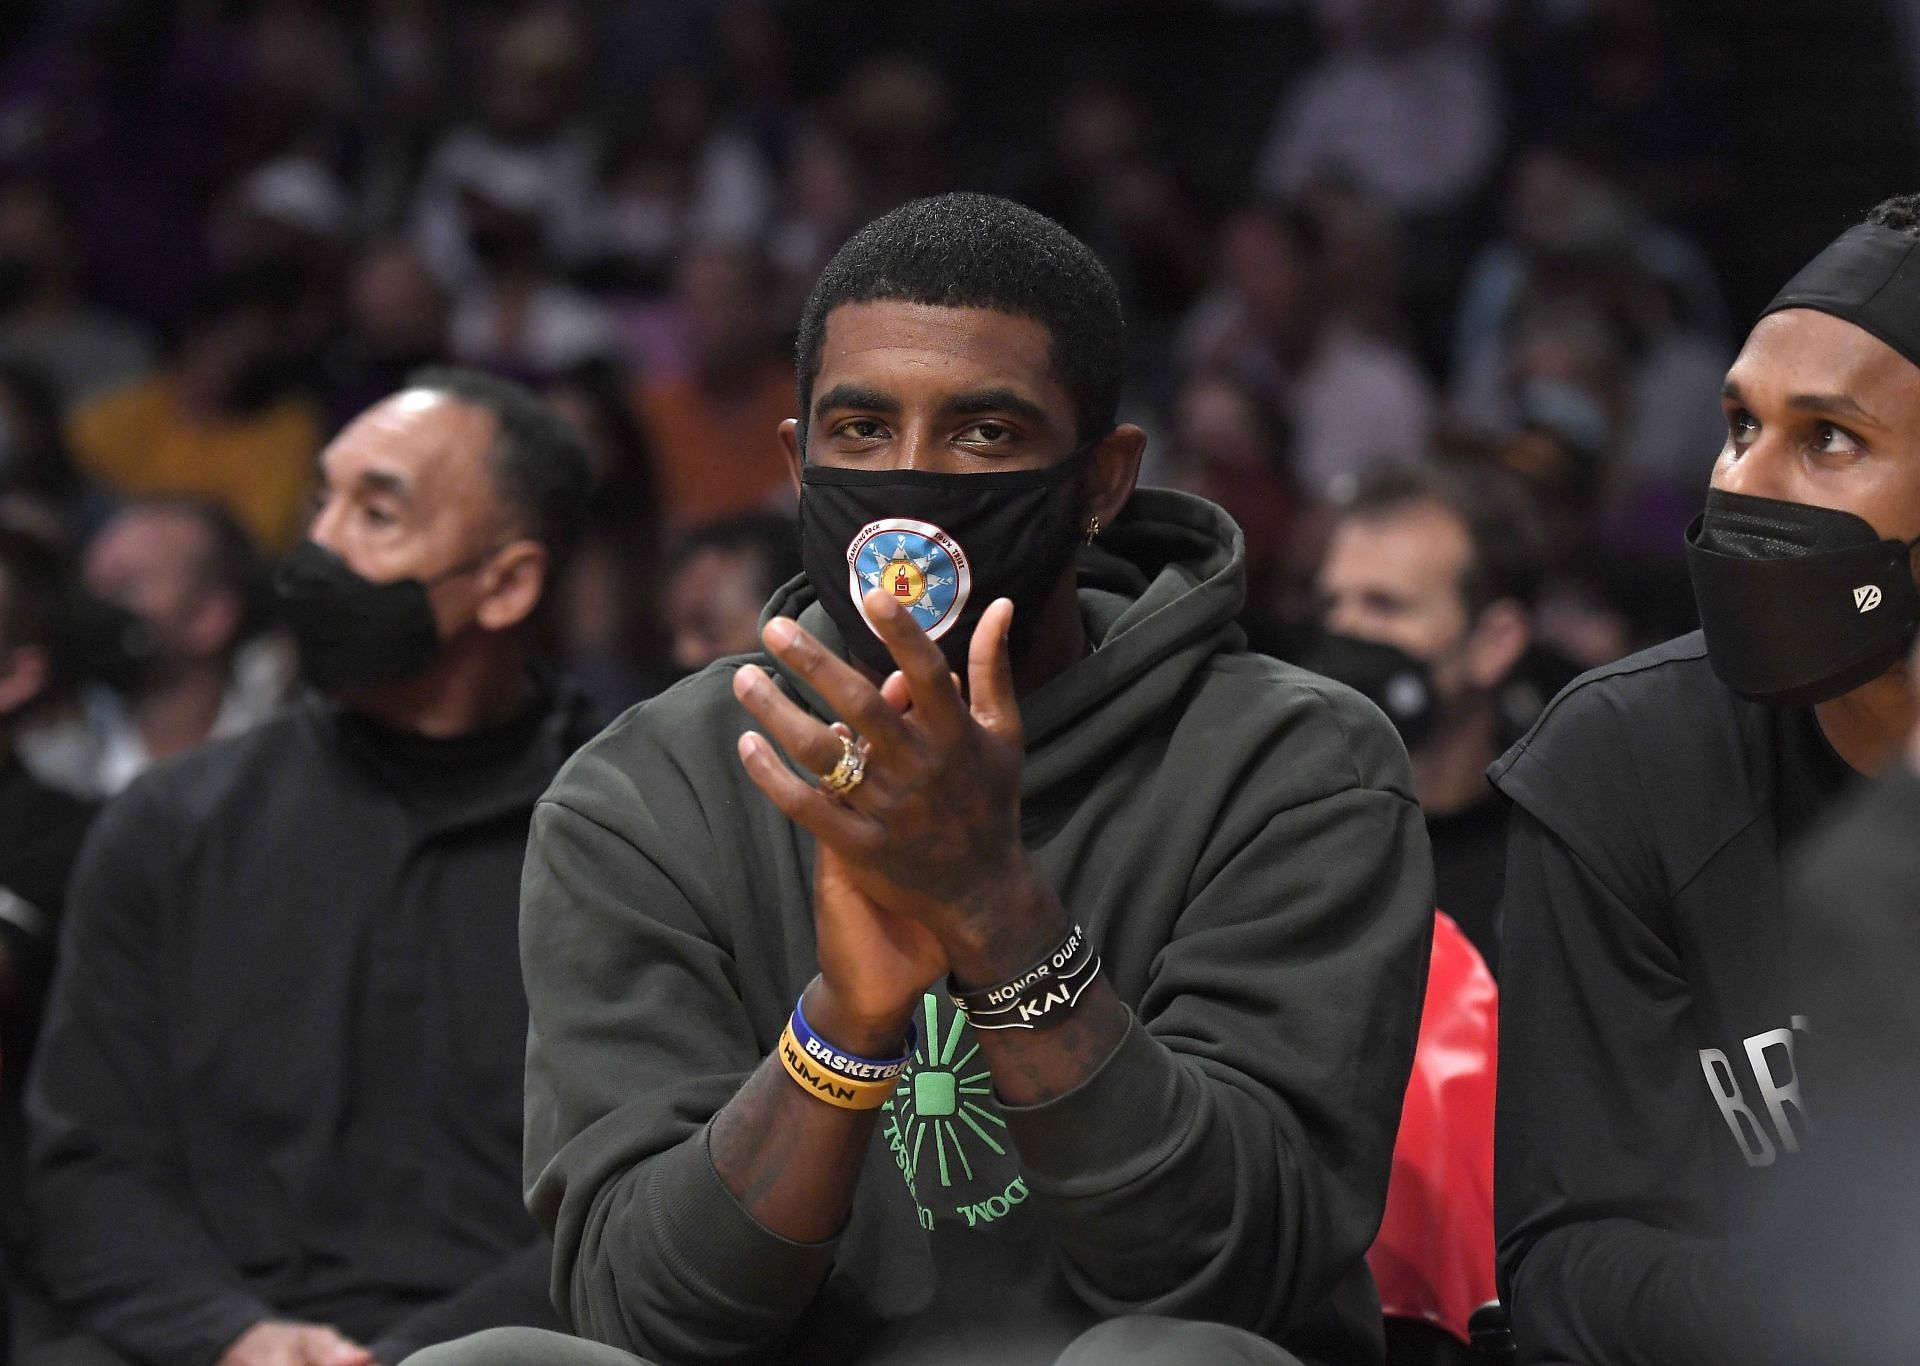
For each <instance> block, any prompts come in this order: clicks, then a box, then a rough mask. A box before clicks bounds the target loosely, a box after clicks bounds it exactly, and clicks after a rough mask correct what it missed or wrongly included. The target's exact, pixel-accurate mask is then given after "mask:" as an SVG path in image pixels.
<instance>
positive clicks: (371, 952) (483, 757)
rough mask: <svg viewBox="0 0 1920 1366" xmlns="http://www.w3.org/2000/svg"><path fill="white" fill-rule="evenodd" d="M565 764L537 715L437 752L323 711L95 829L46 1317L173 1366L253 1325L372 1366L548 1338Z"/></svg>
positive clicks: (565, 737)
mask: <svg viewBox="0 0 1920 1366" xmlns="http://www.w3.org/2000/svg"><path fill="white" fill-rule="evenodd" d="M579 738H581V737H580V734H579V727H578V726H577V725H576V724H573V722H572V719H571V716H570V713H569V710H568V709H566V708H558V707H555V706H553V705H551V704H550V703H543V704H542V705H540V706H537V707H535V708H532V709H530V710H529V711H528V712H527V713H526V714H525V715H524V716H523V717H522V718H520V719H519V720H518V721H516V722H513V723H510V724H509V725H507V726H504V727H502V728H500V729H499V730H497V731H493V732H488V733H483V734H481V735H477V736H471V737H466V738H464V739H461V740H456V741H448V742H431V741H421V740H419V739H417V738H415V739H409V738H408V737H404V736H398V735H394V734H391V733H387V732H382V731H380V730H378V729H377V728H374V727H371V726H369V725H367V724H366V723H364V722H358V721H355V720H353V719H352V718H350V717H348V716H346V715H345V714H343V713H341V712H339V711H338V710H336V709H334V708H331V707H328V706H325V705H322V704H318V703H315V704H312V705H310V706H307V707H303V708H300V709H297V710H295V711H293V712H292V713H290V714H288V715H286V716H284V717H282V718H279V719H276V720H274V721H271V722H269V723H267V724H266V725H264V726H262V727H260V728H259V729H257V730H255V731H253V732H251V733H249V734H247V735H244V736H240V737H237V738H235V739H233V740H230V741H225V742H221V743H218V744H215V745H211V746H208V747H206V748H204V749H201V750H198V751H195V752H193V753H190V754H188V755H185V756H182V758H180V759H179V760H176V761H173V762H170V763H166V764H162V765H159V766H157V767H156V768H155V769H153V770H152V771H151V772H150V773H149V774H147V775H145V776H144V777H143V778H142V779H140V780H139V781H137V782H136V783H135V784H134V785H133V786H132V787H130V788H129V789H128V790H127V791H126V793H124V794H123V795H122V796H121V797H120V798H118V799H117V800H116V801H115V802H113V803H112V804H111V805H109V806H108V808H107V809H106V811H105V812H104V813H103V814H102V816H101V818H100V821H99V824H98V825H97V826H96V828H95V830H94V833H93V835H92V836H91V838H90V840H89V842H88V845H87V847H86V849H85V852H84V853H83V855H82V859H81V863H80V867H79V869H78V871H77V873H76V876H75V880H74V884H73V889H72V895H71V898H70V903H69V907H68V917H67V925H66V928H65V936H64V941H63V946H62V957H63V962H64V964H65V967H64V970H63V972H62V974H61V976H60V978H59V980H58V982H57V983H56V986H55V991H54V997H53V1002H52V1006H51V1009H50V1011H49V1017H48V1022H47V1028H46V1032H45V1035H44V1037H43V1040H42V1046H41V1051H40V1056H39V1060H38V1063H37V1065H36V1067H35V1071H34V1075H33V1078H32V1081H31V1084H30V1087H29V1095H28V1112H29V1121H30V1124H31V1126H32V1139H33V1155H32V1170H31V1173H30V1183H29V1200H30V1202H31V1204H32V1207H33V1211H34V1214H35V1216H36V1219H35V1222H36V1253H37V1260H38V1263H39V1270H40V1273H41V1275H42V1276H43V1278H44V1280H45V1282H46V1285H47V1288H48V1290H49V1291H50V1292H51V1293H52V1294H53V1296H54V1297H55V1298H56V1299H57V1300H58V1301H60V1302H61V1303H63V1304H64V1305H65V1306H66V1307H68V1308H69V1309H71V1310H73V1311H75V1312H76V1313H77V1314H78V1315H79V1316H80V1318H81V1319H82V1320H83V1322H84V1323H85V1324H86V1325H87V1326H88V1327H89V1328H90V1329H92V1330H93V1331H94V1332H96V1333H98V1334H100V1335H101V1336H102V1337H103V1338H105V1339H106V1340H107V1341H108V1342H110V1343H111V1344H113V1345H114V1346H115V1347H117V1348H118V1349H120V1350H121V1351H123V1352H125V1353H127V1354H129V1355H131V1356H134V1357H136V1358H137V1359H140V1360H143V1361H150V1362H155V1363H160V1364H161V1366H172V1363H179V1364H180V1366H193V1364H197V1363H204V1362H209V1361H212V1360H214V1359H215V1358H216V1357H217V1356H218V1355H219V1353H220V1352H221V1351H222V1350H223V1349H224V1348H225V1346H226V1345H227V1344H228V1343H229V1342H230V1341H231V1340H232V1339H233V1338H234V1337H235V1336H237V1335H238V1334H239V1333H241V1332H243V1331H244V1330H245V1329H246V1328H248V1327H249V1326H250V1325H252V1324H253V1323H255V1322H257V1321H259V1320H260V1319H263V1318H267V1317H292V1318H301V1319H313V1320H318V1321H324V1322H330V1323H334V1324H337V1325H339V1326H340V1328H341V1329H342V1331H344V1332H346V1333H348V1334H349V1335H350V1336H353V1337H355V1338H357V1339H359V1340H361V1341H364V1342H367V1343H368V1344H369V1345H371V1346H373V1347H374V1348H375V1350H376V1352H377V1353H378V1354H379V1356H380V1359H381V1360H382V1361H384V1362H392V1361H395V1360H397V1359H398V1358H399V1357H400V1356H401V1355H404V1353H405V1352H406V1351H408V1350H411V1349H412V1348H414V1347H418V1346H420V1345H423V1344H424V1343H426V1342H430V1341H434V1340H437V1339H442V1338H445V1337H451V1336H458V1335H460V1334H462V1333H465V1332H470V1331H473V1330H475V1329H478V1328H481V1327H486V1326H491V1325H494V1324H501V1323H549V1322H551V1309H550V1308H549V1306H548V1304H547V1301H546V1295H545V1287H546V1278H547V1265H548V1260H549V1258H548V1250H547V1246H546V1244H545V1240H544V1239H542V1238H541V1237H540V1236H539V1233H538V1230H537V1229H536V1228H535V1226H534V1224H533V1222H532V1220H531V1219H530V1218H529V1217H528V1215H527V1213H526V1211H525V1209H524V1208H523V1206H522V1203H521V1199H520V1182H519V1171H520V1134H521V1094H522V1071H521V1069H522V1058H523V1049H524V1044H525V1028H526V1006H525V1000H524V995H523V992H522V989H521V985H520V968H519V957H518V953H517V938H516V920H517V892H516V889H517V886H518V882H519V873H520V864H521V859H522V855H523V850H524V846H525V840H526V831H527V823H528V820H529V817H530V813H531V811H532V808H533V804H534V801H535V799H536V798H537V797H538V796H539V794H540V792H541V790H542V789H543V788H544V786H545V785H546V783H547V782H548V780H549V779H550V778H551V777H552V776H553V774H554V772H555V771H556V770H557V769H558V767H559V764H560V762H561V760H562V759H563V758H564V757H565V755H566V753H567V752H568V750H570V749H571V747H572V744H573V743H574V742H575V741H576V740H577V739H579Z"/></svg>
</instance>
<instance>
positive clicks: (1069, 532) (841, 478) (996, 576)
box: [800, 446, 1092, 678]
mask: <svg viewBox="0 0 1920 1366" xmlns="http://www.w3.org/2000/svg"><path fill="white" fill-rule="evenodd" d="M1091 449H1092V447H1090V446H1088V447H1083V448H1081V449H1080V450H1078V451H1076V452H1074V453H1073V454H1072V455H1070V456H1068V457H1067V458H1066V459H1065V460H1062V461H1060V462H1059V463H1058V464H1054V465H1049V466H1047V467H1045V468H1044V469H1037V470H1007V471H1001V472H994V473H981V474H943V473H934V472H931V471H927V470H860V469H841V468H837V467H835V466H830V465H814V464H809V465H807V466H805V467H804V468H803V469H802V470H801V471H800V563H801V567H802V568H804V569H805V570H806V574H807V580H808V582H810V583H811V584H812V585H813V591H814V594H815V595H816V596H817V597H818V598H819V599H820V605H821V606H822V607H824V608H825V609H826V611H827V615H828V616H829V617H831V618H832V619H833V624H834V625H835V626H837V627H838V628H839V630H840V636H841V638H842V639H843V640H844V641H845V642H846V646H847V653H848V654H849V655H851V656H852V657H853V658H854V659H856V660H859V661H860V662H861V663H863V664H866V665H868V666H869V667H871V668H874V669H877V670H878V671H880V672H881V673H883V674H884V673H889V672H891V671H892V670H893V668H894V667H895V665H894V661H893V656H892V655H891V654H889V653H888V651H887V647H886V644H885V643H884V642H883V641H882V640H881V639H880V637H879V636H878V635H876V634H875V633H874V631H873V628H872V627H871V626H870V625H869V624H868V622H867V618H866V611H865V609H864V608H863V607H862V606H861V602H860V599H861V598H862V597H864V596H865V595H866V594H867V593H868V592H870V591H871V590H873V589H875V588H882V589H885V590H886V591H887V592H889V593H891V594H892V595H893V596H894V600H895V601H896V602H898V603H900V604H901V605H902V606H903V607H905V608H906V609H907V612H908V615H910V616H911V617H912V618H913V620H914V621H915V622H917V623H919V625H920V628H921V629H922V630H924V631H925V632H926V633H927V634H928V635H929V636H930V637H932V638H933V641H934V643H935V644H937V645H938V646H939V647H940V650H941V652H942V653H943V654H944V655H946V657H947V663H948V666H949V667H950V668H952V669H953V670H954V671H955V672H957V673H959V674H960V676H961V677H963V678H964V677H965V676H966V664H967V644H968V642H969V641H970V640H972V638H973V628H974V627H975V626H976V625H977V624H978V623H979V621H980V617H981V615H982V614H983V613H984V612H985V611H986V610H987V607H988V606H989V605H990V604H991V603H992V602H993V601H994V599H996V598H1011V599H1012V600H1013V609H1014V610H1013V639H1012V642H1011V644H1012V647H1013V649H1014V650H1015V652H1016V653H1018V652H1020V651H1021V650H1022V649H1023V647H1024V642H1025V640H1026V639H1027V638H1028V637H1027V632H1028V631H1030V630H1031V629H1032V628H1033V625H1034V623H1035V618H1036V616H1037V613H1038V608H1039V606H1040V604H1041V603H1042V602H1044V601H1045V599H1046V597H1047V595H1048V594H1049V593H1051V592H1052V591H1053V589H1054V586H1055V585H1056V584H1057V583H1058V582H1059V581H1060V575H1061V574H1062V573H1063V572H1065V570H1066V567H1067V565H1068V563H1069V562H1070V561H1071V560H1072V559H1073V553H1074V549H1075V545H1076V543H1077V541H1078V540H1079V537H1080V527H1079V515H1078V506H1077V505H1078V501H1079V500H1078V499H1070V498H1068V497H1066V496H1065V495H1064V494H1063V493H1062V489H1063V488H1064V487H1066V486H1067V485H1069V484H1072V483H1075V482H1077V481H1078V480H1079V479H1080V477H1081V474H1082V471H1083V470H1084V469H1085V466H1086V460H1087V455H1088V453H1089V452H1090V451H1091Z"/></svg>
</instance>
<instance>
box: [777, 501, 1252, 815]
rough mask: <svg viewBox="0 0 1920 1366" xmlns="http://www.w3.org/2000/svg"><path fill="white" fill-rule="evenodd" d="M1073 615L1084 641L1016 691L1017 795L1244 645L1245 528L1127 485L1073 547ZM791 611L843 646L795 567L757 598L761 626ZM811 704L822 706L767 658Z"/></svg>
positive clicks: (1160, 708)
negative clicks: (1108, 514) (1021, 757)
mask: <svg viewBox="0 0 1920 1366" xmlns="http://www.w3.org/2000/svg"><path fill="white" fill-rule="evenodd" d="M1077 567H1078V572H1079V577H1080V615H1081V619H1082V620H1083V621H1084V622H1085V623H1086V630H1087V638H1088V640H1089V641H1091V642H1092V644H1093V646H1094V648H1093V650H1092V651H1091V652H1090V653H1089V654H1088V655H1087V656H1086V657H1085V658H1083V659H1081V660H1079V661H1077V662H1076V663H1074V664H1072V665H1070V666H1069V667H1068V668H1067V669H1066V670H1064V671H1063V672H1062V673H1060V674H1059V675H1058V676H1057V677H1055V678H1053V679H1052V680H1050V681H1049V682H1047V683H1046V684H1045V685H1043V686H1042V687H1040V688H1037V689H1035V690H1034V691H1033V692H1031V693H1028V694H1027V695H1026V696H1024V697H1022V698H1021V699H1020V714H1021V718H1022V720H1023V721H1024V723H1025V725H1026V737H1027V763H1026V768H1025V771H1024V774H1023V777H1022V781H1021V796H1022V798H1023V800H1025V801H1026V802H1028V803H1035V802H1039V801H1043V800H1044V799H1045V797H1046V796H1047V795H1048V794H1049V793H1051V792H1053V791H1055V790H1057V789H1059V788H1060V787H1061V786H1062V785H1064V784H1069V783H1071V782H1072V780H1073V779H1074V778H1075V777H1076V776H1078V775H1079V774H1081V773H1082V772H1083V771H1084V770H1086V769H1087V768H1088V767H1089V766H1090V765H1092V764H1093V763H1095V762H1096V761H1097V760H1098V759H1099V758H1100V756H1101V755H1102V754H1104V753H1105V752H1106V751H1107V750H1108V749H1109V748H1111V747H1112V746H1113V745H1115V744H1118V743H1121V742H1123V741H1125V740H1127V739H1129V738H1131V737H1132V736H1133V735H1134V734H1135V733H1136V732H1138V731H1139V730H1141V729H1143V728H1145V727H1147V726H1151V725H1154V724H1156V723H1157V722H1158V721H1159V720H1160V719H1161V718H1163V717H1164V716H1165V715H1166V714H1167V709H1168V708H1169V707H1170V706H1171V705H1172V703H1173V702H1174V700H1175V699H1176V698H1178V697H1179V696H1180V695H1181V693H1182V692H1184V691H1185V690H1186V689H1187V688H1188V686H1189V685H1190V684H1191V683H1192V682H1193V680H1194V679H1195V678H1196V676H1198V675H1199V674H1200V673H1201V672H1202V671H1203V670H1204V669H1205V668H1206V667H1207V664H1208V662H1209V661H1210V660H1211V659H1212V658H1213V657H1214V656H1215V655H1216V654H1219V653H1221V652H1223V651H1239V650H1243V649H1245V647H1246V636H1245V634H1244V633H1243V632H1242V631H1241V629H1240V627H1239V626H1238V625H1237V624H1236V623H1235V621H1234V618H1235V616H1236V615H1237V614H1238V613H1239V611H1240V607H1241V605H1242V603H1243V602H1244V601H1245V598H1246V540H1245V538H1244V537H1243V536H1242V535H1241V532H1240V528H1239V527H1238V526H1236V525H1235V524H1234V521H1233V519H1232V518H1231V517H1229V516H1227V514H1226V513H1225V512H1224V511H1222V510H1221V509H1220V508H1218V507H1216V506H1214V505H1213V504H1212V503H1209V502H1207V501H1206V500H1205V499H1203V498H1196V497H1194V496H1193V495H1191V494H1187V493H1179V492H1175V491H1173V490H1171V489H1138V490H1136V491H1135V492H1134V495H1133V497H1132V498H1131V499H1130V500H1129V501H1128V503H1127V506H1126V508H1125V509H1124V510H1123V511H1122V512H1121V514H1120V516H1119V518H1118V519H1117V520H1116V521H1115V523H1114V525H1113V526H1111V527H1109V528H1107V529H1105V530H1103V531H1102V532H1101V533H1100V538H1099V540H1098V541H1096V542H1095V543H1094V544H1092V545H1089V546H1083V547H1082V548H1081V549H1080V551H1079V557H1078V561H1077ZM776 616H786V617H792V618H794V619H795V620H797V621H798V622H799V623H800V624H801V625H802V626H804V627H806V629H807V630H808V631H809V632H811V633H812V634H813V635H814V636H815V637H816V638H818V639H819V640H820V641H821V642H822V643H823V644H825V645H826V646H827V648H828V649H831V650H832V651H834V653H836V654H838V655H840V656H841V657H842V658H845V656H846V646H845V643H844V642H843V640H842V638H841V636H840V632H839V630H838V628H837V627H835V625H834V624H833V620H832V618H831V617H829V616H828V615H827V612H826V609H825V608H824V607H822V606H820V604H819V603H818V602H817V601H816V600H815V596H814V591H813V586H812V584H810V583H809V582H808V581H807V579H806V577H805V576H804V575H802V576H801V577H799V578H796V579H794V580H792V581H791V582H790V583H788V584H787V585H786V586H785V587H783V588H781V589H780V591H779V592H777V593H775V594H774V596H773V598H772V600H771V601H769V602H768V603H767V606H766V610H765V611H764V612H763V613H762V614H761V624H762V625H763V626H764V625H765V624H766V623H767V622H768V621H770V620H772V619H773V618H774V617H776ZM774 668H775V670H776V671H777V672H778V673H779V675H780V677H781V681H782V682H783V683H784V684H785V685H786V686H787V687H788V688H789V689H790V690H791V691H793V692H794V693H795V694H796V695H797V696H798V697H800V699H801V700H802V701H803V702H804V703H805V704H806V705H807V707H808V708H809V709H810V710H812V711H813V712H814V713H815V714H816V715H820V716H831V715H832V712H831V710H830V709H829V708H827V707H826V705H825V704H824V703H823V702H822V701H821V699H820V698H819V697H817V696H816V695H815V694H814V693H813V691H812V690H811V689H810V688H808V687H806V686H805V685H804V684H803V683H801V682H800V681H799V680H798V679H797V678H795V677H794V676H793V675H792V674H790V673H788V672H787V671H786V669H785V668H784V667H782V666H781V665H780V664H779V662H778V661H777V660H776V661H774Z"/></svg>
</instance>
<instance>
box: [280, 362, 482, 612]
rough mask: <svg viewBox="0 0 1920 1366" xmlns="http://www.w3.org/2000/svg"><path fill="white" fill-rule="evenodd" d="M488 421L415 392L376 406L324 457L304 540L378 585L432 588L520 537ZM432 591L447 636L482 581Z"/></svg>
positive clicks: (462, 406) (467, 408)
mask: <svg viewBox="0 0 1920 1366" xmlns="http://www.w3.org/2000/svg"><path fill="white" fill-rule="evenodd" d="M494 437H495V423H494V419H493V417H492V415H491V414H489V413H487V412H486V411H485V410H484V409H481V408H479V407H476V406H474V405H472V404H467V403H462V402H460V401H459V400H457V399H452V398H449V397H447V396H446V395H444V394H439V393H432V392H429V391H426V390H421V389H410V390H407V391H406V392H404V393H400V394H396V395H395V396H394V397H392V398H390V399H387V400H386V401H385V402H383V403H380V404H378V405H376V406H375V407H373V408H371V409H369V410H368V411H367V412H366V413H364V414H362V415H361V416H360V417H359V418H357V419H355V420H354V422H353V423H352V424H351V425H350V426H349V427H348V428H347V429H346V430H345V431H343V432H342V433H341V434H340V435H339V436H338V437H337V438H335V440H334V442H333V444H332V445H330V446H328V447H327V449H326V450H325V452H323V453H322V455H321V457H320V481H321V487H320V492H319V495H318V499H319V505H318V509H317V511H316V512H315V514H314V519H313V524H312V526H311V527H310V528H309V531H308V535H309V536H310V537H311V538H312V539H313V540H314V541H315V542H317V543H318V544H320V545H322V546H324V547H326V548H327V549H328V550H331V551H332V552H333V553H334V554H336V555H338V556H340V558H341V559H343V560H345V561H346V562H347V564H348V565H349V566H350V567H351V568H352V569H353V570H354V571H355V572H356V573H359V574H361V575H363V576H364V577H366V578H368V579H372V580H374V581H375V582H377V583H386V582H391V581H393V580H397V579H420V580H423V581H426V582H432V581H434V580H436V579H438V578H440V577H442V576H444V575H448V574H450V573H451V572H452V571H454V570H456V569H459V568H462V567H464V566H467V565H471V564H473V563H475V562H476V561H477V560H480V559H483V558H484V557H485V556H486V555H487V554H488V552H489V551H491V550H493V549H496V548H498V547H499V546H501V545H504V544H505V543H507V542H508V541H509V540H510V539H512V538H513V537H514V536H515V535H516V534H517V528H516V526H515V522H514V518H513V515H512V513H511V510H510V509H509V508H508V507H507V505H506V504H505V502H504V501H503V500H502V499H501V497H500V494H499V491H498V489H497V487H496V485H495V482H494V476H493V472H492V470H491V461H492V459H493V456H492V447H493V442H494ZM444 589H445V591H441V592H435V593H434V594H433V599H432V600H433V606H434V614H435V617H436V619H437V620H438V624H439V626H440V630H441V633H442V635H443V636H446V635H451V634H452V633H453V631H454V629H456V628H457V627H458V626H460V625H463V624H464V618H465V617H467V616H470V615H471V612H472V608H473V600H474V599H475V598H477V596H478V595H479V594H480V593H481V592H482V591H483V585H482V584H481V583H480V582H479V581H478V578H477V576H476V577H475V578H473V579H468V580H453V581H449V582H448V583H446V584H445V585H444Z"/></svg>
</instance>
